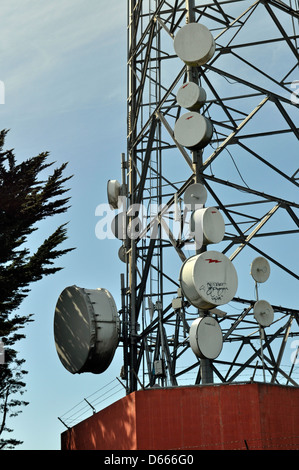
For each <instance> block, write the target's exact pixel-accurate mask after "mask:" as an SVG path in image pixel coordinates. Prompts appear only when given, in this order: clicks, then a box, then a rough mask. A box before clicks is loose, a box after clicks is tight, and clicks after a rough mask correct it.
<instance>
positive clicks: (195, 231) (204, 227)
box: [189, 207, 225, 245]
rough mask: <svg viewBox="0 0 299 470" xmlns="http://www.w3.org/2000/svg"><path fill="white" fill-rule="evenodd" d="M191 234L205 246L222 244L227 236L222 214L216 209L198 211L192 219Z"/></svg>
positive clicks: (193, 214)
mask: <svg viewBox="0 0 299 470" xmlns="http://www.w3.org/2000/svg"><path fill="white" fill-rule="evenodd" d="M189 225H190V233H191V235H194V237H195V240H196V241H198V240H200V241H202V242H203V244H204V245H208V244H210V243H220V242H221V241H222V240H223V237H224V234H225V223H224V219H223V216H222V214H221V212H219V211H218V209H216V208H215V207H206V208H205V209H197V210H196V211H194V212H193V213H192V215H191V218H190V224H189Z"/></svg>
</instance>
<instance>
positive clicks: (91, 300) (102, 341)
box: [54, 286, 119, 374]
mask: <svg viewBox="0 0 299 470" xmlns="http://www.w3.org/2000/svg"><path fill="white" fill-rule="evenodd" d="M54 338H55V346H56V350H57V354H58V356H59V359H60V361H61V363H62V364H63V366H64V367H65V368H66V369H67V370H68V371H69V372H71V373H72V374H81V373H83V372H91V373H93V374H100V373H102V372H104V371H105V370H106V369H107V368H108V367H109V365H110V363H111V361H112V359H113V357H114V353H115V350H116V348H117V345H118V341H119V317H118V313H117V309H116V305H115V302H114V299H113V297H112V295H111V294H110V292H108V291H107V290H106V289H95V290H88V289H82V288H80V287H77V286H71V287H67V288H66V289H64V290H63V292H62V293H61V295H60V297H59V299H58V301H57V304H56V309H55V316H54Z"/></svg>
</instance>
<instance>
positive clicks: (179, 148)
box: [72, 0, 299, 393]
mask: <svg viewBox="0 0 299 470" xmlns="http://www.w3.org/2000/svg"><path fill="white" fill-rule="evenodd" d="M298 22H299V11H298V2H297V1H288V2H287V1H284V2H283V1H279V0H269V1H259V0H258V1H252V0H243V1H238V0H237V1H229V0H224V1H220V0H219V1H216V0H214V1H201V2H198V1H196V0H183V1H180V0H169V1H166V0H130V1H128V90H127V107H128V122H127V127H128V132H127V134H128V137H127V153H126V154H123V155H122V172H121V174H122V176H121V182H118V180H110V181H109V183H108V197H109V202H110V204H111V206H112V207H113V208H114V210H116V211H117V210H118V213H117V214H116V217H115V222H114V233H115V235H116V237H117V238H118V239H119V240H120V250H119V255H120V258H121V259H122V261H123V262H124V273H123V274H122V275H121V301H122V305H121V306H120V310H119V319H120V322H119V324H118V325H117V327H118V331H119V347H122V348H123V353H124V354H123V357H124V365H123V368H122V374H121V377H122V379H123V380H124V383H125V386H126V390H127V393H130V392H133V391H135V390H137V389H138V388H140V387H145V388H146V387H153V386H164V387H165V386H179V385H189V384H194V385H195V384H209V383H215V382H216V381H217V382H221V383H231V382H235V381H248V380H254V379H261V380H263V381H267V382H271V383H283V384H288V385H294V386H298V381H296V378H295V374H296V363H297V350H298V345H299V342H298V341H297V340H296V337H298V335H299V328H298V326H299V316H298V315H299V310H298V308H297V306H296V301H295V298H296V297H295V295H294V293H296V292H297V289H298V280H299V271H298V261H299V257H298V248H297V241H298V233H299V217H298V209H299V202H298V197H297V195H298V186H299V168H298V166H299V165H298V159H297V158H298V138H299V129H298V104H299V97H298V90H299V70H298V58H299V56H298V26H299V23H298ZM120 200H121V201H122V204H123V205H122V206H121V205H120V203H119V201H120ZM296 201H297V202H296ZM283 305H286V306H283ZM113 308H114V307H113ZM114 313H115V308H114ZM290 342H291V343H290ZM297 343H298V344H297ZM290 344H291V346H290ZM291 347H292V348H293V349H291ZM114 348H115V344H114V346H113V348H112V349H113V350H114ZM286 348H287V350H286ZM87 352H88V351H87ZM291 353H293V354H292V361H291V360H290V355H291ZM285 355H288V357H287V360H286V359H285ZM79 359H80V360H81V357H80V358H79ZM81 362H84V361H81ZM81 362H80V361H79V365H78V366H77V367H75V372H77V371H80V372H81V370H80V367H81V365H82V364H81ZM108 362H109V361H108V360H107V364H108ZM109 363H110V362H109ZM72 372H74V371H72Z"/></svg>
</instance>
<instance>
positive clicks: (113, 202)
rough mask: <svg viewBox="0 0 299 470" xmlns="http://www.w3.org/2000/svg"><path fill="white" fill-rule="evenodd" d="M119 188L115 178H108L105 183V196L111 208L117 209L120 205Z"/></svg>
mask: <svg viewBox="0 0 299 470" xmlns="http://www.w3.org/2000/svg"><path fill="white" fill-rule="evenodd" d="M120 190H121V184H120V182H119V181H117V180H109V181H108V183H107V197H108V203H109V205H110V207H111V208H112V209H119V207H120V205H121V204H120V202H121V201H120V200H119V196H120Z"/></svg>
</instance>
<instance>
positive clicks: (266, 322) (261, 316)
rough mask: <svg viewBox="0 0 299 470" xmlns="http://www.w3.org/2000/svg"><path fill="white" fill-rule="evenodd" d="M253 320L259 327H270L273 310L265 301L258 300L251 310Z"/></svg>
mask: <svg viewBox="0 0 299 470" xmlns="http://www.w3.org/2000/svg"><path fill="white" fill-rule="evenodd" d="M253 314H254V318H255V319H256V321H257V322H258V324H259V325H260V326H270V325H271V323H273V320H274V310H273V308H272V306H271V305H270V304H269V302H267V301H266V300H258V301H257V302H256V303H255V304H254V308H253Z"/></svg>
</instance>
